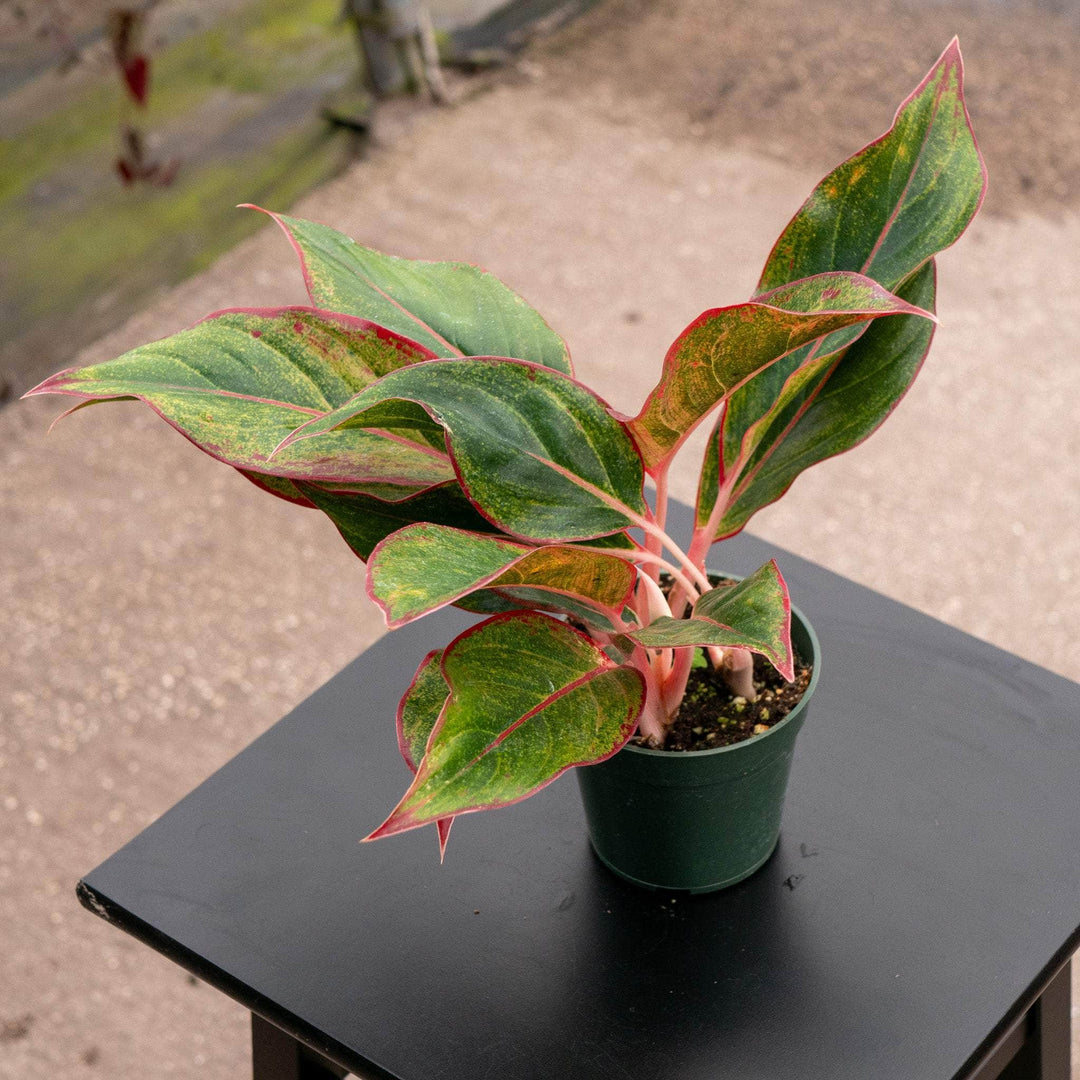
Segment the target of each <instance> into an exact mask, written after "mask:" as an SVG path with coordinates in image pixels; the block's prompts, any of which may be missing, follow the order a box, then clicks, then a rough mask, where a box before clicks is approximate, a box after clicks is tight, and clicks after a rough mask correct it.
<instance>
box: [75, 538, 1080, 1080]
mask: <svg viewBox="0 0 1080 1080" xmlns="http://www.w3.org/2000/svg"><path fill="white" fill-rule="evenodd" d="M773 554H777V555H778V558H779V561H780V564H781V567H782V569H783V572H784V574H785V576H786V577H787V578H788V581H789V584H790V585H791V589H792V594H793V597H794V599H795V602H796V603H797V604H798V605H799V606H800V608H802V610H803V611H804V612H805V613H806V614H807V615H808V616H809V618H810V619H811V621H812V622H813V623H814V625H815V627H816V629H817V632H818V635H819V637H820V639H821V642H822V647H823V655H824V662H823V665H822V678H821V683H820V686H819V689H818V691H817V694H816V696H815V697H814V700H813V702H812V705H811V707H810V711H809V718H808V720H807V723H806V726H805V728H804V730H803V732H802V734H801V735H800V738H799V745H798V748H797V752H796V757H795V764H794V768H793V773H792V779H791V787H790V790H789V794H788V801H787V807H786V811H785V817H784V829H783V834H782V836H781V841H780V847H779V849H778V851H777V853H776V855H775V856H774V857H773V858H772V860H771V861H770V862H769V863H767V864H766V866H765V867H764V868H763V869H762V870H761V871H760V872H759V873H758V874H756V875H755V876H753V877H752V878H750V879H749V880H748V881H746V882H744V883H742V884H741V885H738V886H736V887H734V888H732V889H729V890H727V891H724V892H720V893H714V894H711V895H707V896H700V897H689V896H683V895H673V894H672V895H668V894H658V893H650V892H645V891H639V890H637V889H635V888H634V887H632V886H630V885H627V884H626V883H624V882H622V881H621V880H619V879H617V878H615V877H614V876H613V875H611V874H610V873H608V872H607V871H606V870H605V869H604V868H603V867H602V866H601V865H600V864H599V863H598V862H597V860H596V859H595V858H594V857H593V855H592V853H591V851H590V849H589V846H588V842H587V840H586V836H585V828H584V823H583V815H582V812H581V808H580V805H579V801H578V795H577V790H576V784H575V783H574V779H573V776H572V775H567V776H564V777H562V778H560V779H559V780H558V781H556V782H555V783H554V784H553V785H551V786H550V787H549V788H547V789H545V790H544V791H543V792H541V793H540V794H539V795H537V796H535V797H534V798H532V799H530V800H527V801H525V802H524V803H521V804H519V805H517V806H514V807H511V808H509V809H505V810H499V811H496V812H494V813H489V814H472V815H467V816H464V817H461V818H459V819H458V820H457V821H456V823H455V824H454V828H453V835H452V836H451V840H450V846H449V850H448V852H447V856H446V861H445V863H444V864H443V865H441V866H440V865H439V858H438V848H437V842H436V837H435V833H434V830H433V829H424V830H418V831H415V832H413V833H409V834H405V835H401V836H397V837H392V838H390V839H387V840H383V841H380V842H378V843H374V844H363V845H361V844H358V843H357V840H358V838H359V837H361V836H363V835H364V834H366V833H367V832H368V831H369V830H371V829H372V828H374V827H375V826H376V825H378V824H379V823H380V822H381V820H382V819H383V817H384V815H385V814H386V813H387V812H388V811H389V809H390V808H391V807H392V806H393V805H394V803H395V801H396V799H397V798H398V797H399V796H400V794H401V792H402V791H403V790H404V788H405V786H406V785H407V782H408V773H407V770H406V768H405V765H404V764H403V763H402V761H401V760H400V758H399V756H398V751H397V745H396V740H395V733H394V722H393V717H394V709H395V705H396V702H397V699H398V697H399V696H400V694H401V693H402V691H403V690H404V688H405V686H406V685H407V683H408V681H409V679H410V677H411V675H412V673H413V671H414V669H415V667H416V665H417V663H418V662H419V661H420V659H421V658H422V657H423V655H424V654H425V653H426V652H427V650H428V649H430V648H433V647H436V646H438V645H442V644H445V643H446V642H447V641H449V639H450V637H451V636H452V635H453V634H454V633H456V632H457V630H458V629H460V628H462V627H464V626H465V625H466V624H467V621H468V620H467V617H466V616H463V615H460V614H458V613H452V612H446V613H441V614H439V615H437V616H433V617H431V618H429V619H427V620H424V621H422V622H420V623H416V624H413V625H411V626H409V627H407V628H405V629H403V630H401V631H397V632H396V633H394V634H391V635H389V636H387V637H385V638H383V639H382V640H380V641H379V642H378V643H377V644H376V645H375V646H374V647H372V648H371V649H369V650H368V651H367V652H366V653H364V654H363V655H362V656H361V657H359V658H358V659H357V660H356V661H354V662H353V663H352V664H350V665H349V666H348V667H346V668H345V669H344V670H343V671H342V672H341V673H340V674H339V675H337V676H336V677H335V678H334V679H332V680H331V681H330V682H329V683H328V684H327V685H326V686H324V687H323V688H322V689H321V690H319V691H318V692H317V693H315V694H314V695H312V697H310V698H309V699H308V700H307V701H305V702H304V703H303V704H302V705H301V706H300V707H299V708H298V709H296V710H295V711H294V712H293V713H291V714H290V715H289V716H287V717H286V718H285V719H284V720H282V721H280V722H279V723H278V724H276V725H275V726H274V727H273V728H271V729H270V730H269V731H268V732H267V733H266V734H265V735H264V736H262V737H261V738H260V739H258V740H257V741H256V742H254V743H253V744H252V745H251V746H250V747H248V749H246V750H245V751H244V752H243V753H241V754H239V755H238V756H237V757H236V758H234V759H233V760H232V761H231V762H230V763H229V764H228V765H226V766H225V767H224V768H223V769H221V770H220V771H219V772H217V773H216V774H215V775H213V776H212V777H211V778H210V779H209V780H207V781H206V782H205V783H204V784H202V785H201V786H200V787H199V788H197V789H196V790H195V791H194V792H192V794H191V795H189V796H188V797H187V798H186V799H184V800H183V801H181V802H180V803H179V804H178V805H177V806H176V807H174V808H173V809H172V810H171V811H170V812H168V813H167V814H165V815H163V816H162V817H161V818H160V819H159V820H158V821H156V822H155V823H154V824H153V825H151V826H150V827H149V828H148V829H146V830H145V832H143V833H142V834H141V835H139V836H138V837H136V838H135V839H134V840H133V841H132V842H131V843H130V844H128V845H127V846H126V847H124V848H123V849H121V850H120V851H119V852H117V854H115V855H114V856H113V857H112V858H110V859H109V860H108V861H106V862H105V863H104V864H103V865H101V866H100V867H98V868H97V869H96V870H94V871H93V872H92V873H91V874H89V875H88V876H87V877H86V879H85V881H84V882H83V883H82V884H81V886H80V895H81V897H82V899H83V901H84V903H86V904H87V906H89V907H91V908H93V909H94V910H96V911H97V912H98V913H99V914H102V915H104V916H105V917H106V918H108V919H110V921H112V922H114V923H116V924H117V925H118V926H120V927H122V928H123V929H125V930H127V931H128V932H130V933H133V934H135V935H136V936H138V937H141V938H142V939H143V940H145V941H147V942H148V943H149V944H151V945H152V946H153V947H154V948H156V949H158V950H159V951H161V952H163V953H164V954H166V955H167V956H169V957H171V958H172V959H174V960H175V961H177V962H178V963H180V964H182V965H183V966H185V967H186V968H188V969H189V970H191V971H192V972H194V973H195V974H197V975H198V976H200V977H201V978H203V979H205V980H207V981H208V982H210V983H212V984H214V985H215V986H217V987H219V988H220V989H221V990H223V991H224V992H226V993H227V994H230V995H231V996H232V997H234V998H236V999H237V1000H238V1001H240V1002H242V1003H243V1004H244V1005H246V1006H248V1007H249V1008H250V1009H252V1010H253V1011H255V1012H257V1013H259V1014H261V1015H263V1016H264V1017H266V1018H267V1019H269V1020H271V1021H273V1022H274V1023H276V1024H278V1025H279V1026H281V1027H283V1028H285V1029H286V1030H287V1031H289V1032H291V1033H293V1034H295V1035H297V1036H298V1037H299V1038H301V1039H302V1040H304V1041H306V1042H308V1043H309V1044H310V1045H312V1046H314V1047H315V1048H316V1049H319V1050H321V1051H323V1052H324V1053H327V1054H329V1056H331V1057H333V1058H334V1059H336V1060H337V1061H338V1062H339V1063H341V1064H343V1065H345V1066H346V1067H349V1068H350V1069H352V1070H353V1071H354V1072H356V1073H358V1074H359V1075H362V1076H371V1077H377V1078H396V1080H483V1078H486V1077H492V1078H496V1080H506V1078H508V1077H510V1078H514V1080H533V1078H536V1080H539V1078H545V1080H546V1078H550V1077H581V1078H585V1080H616V1078H617V1080H706V1078H707V1080H720V1078H733V1080H735V1078H737V1080H816V1078H821V1080H826V1078H827V1080H837V1078H853V1080H855V1078H857V1080H865V1078H868V1077H874V1078H875V1080H923V1078H925V1080H931V1078H942V1080H947V1078H950V1077H954V1076H959V1075H962V1074H963V1072H964V1070H965V1068H966V1067H967V1066H968V1065H969V1064H971V1063H973V1062H974V1061H975V1060H976V1059H977V1057H978V1056H980V1055H981V1053H982V1052H983V1051H984V1050H985V1049H987V1048H988V1047H989V1046H990V1045H991V1044H992V1043H993V1042H994V1041H995V1040H996V1038H997V1037H999V1036H1000V1035H1002V1034H1004V1032H1005V1031H1006V1030H1007V1028H1008V1027H1009V1026H1010V1025H1011V1023H1012V1021H1013V1019H1015V1017H1016V1016H1018V1015H1019V1014H1020V1012H1021V1011H1022V1010H1023V1009H1024V1008H1025V1007H1026V1006H1027V1005H1028V1004H1029V1003H1030V1000H1031V997H1032V995H1033V994H1034V993H1035V992H1036V991H1037V989H1038V988H1039V987H1040V986H1041V984H1042V982H1043V981H1045V980H1046V979H1047V978H1048V977H1049V976H1050V975H1051V974H1053V972H1054V971H1055V970H1056V968H1057V967H1058V966H1059V965H1060V964H1061V962H1062V961H1063V960H1065V959H1066V958H1067V957H1068V956H1069V955H1070V954H1071V953H1072V951H1073V950H1074V949H1075V948H1076V946H1077V944H1078V939H1080V933H1078V928H1080V860H1078V859H1077V846H1078V845H1077V841H1078V839H1080V783H1078V777H1080V724H1078V721H1080V687H1078V686H1076V685H1075V684H1073V683H1070V682H1068V681H1066V680H1064V679H1061V678H1059V677H1057V676H1055V675H1053V674H1050V673H1048V672H1046V671H1043V670H1041V669H1039V668H1037V667H1034V666H1033V665H1031V664H1028V663H1026V662H1024V661H1021V660H1019V659H1017V658H1015V657H1013V656H1011V655H1009V654H1007V653H1004V652H1001V651H1000V650H998V649H996V648H993V647H991V646H989V645H986V644H984V643H982V642H979V641H976V640H974V639H973V638H971V637H968V636H967V635H965V634H962V633H960V632H958V631H956V630H953V629H951V628H949V627H947V626H945V625H943V624H941V623H938V622H936V621H934V620H932V619H929V618H926V617H925V616H923V615H920V614H918V613H917V612H915V611H912V610H910V609H909V608H906V607H903V606H902V605H900V604H896V603H894V602H892V601H890V600H887V599H885V598H883V597H881V596H880V595H878V594H875V593H873V592H870V591H869V590H867V589H865V588H862V587H860V586H858V585H855V584H853V583H852V582H850V581H847V580H845V579H843V578H840V577H837V576H835V575H833V574H831V573H828V572H826V571H824V570H822V569H820V568H818V567H816V566H813V565H812V564H810V563H807V562H805V561H803V560H801V559H798V558H796V557H795V556H792V555H788V554H784V553H782V552H779V553H778V552H776V551H775V550H774V549H772V548H767V547H766V546H765V545H764V544H762V543H761V542H760V541H757V540H755V539H753V538H750V537H746V536H742V537H739V538H737V539H736V540H734V541H732V542H730V543H728V544H725V545H724V555H725V566H724V569H727V570H730V571H732V572H739V573H746V572H749V571H750V570H752V569H754V568H755V567H756V566H757V565H758V564H759V563H760V562H762V561H763V560H764V559H765V558H767V557H769V556H770V555H773ZM927 572H928V573H932V572H933V571H932V569H931V568H928V570H927Z"/></svg>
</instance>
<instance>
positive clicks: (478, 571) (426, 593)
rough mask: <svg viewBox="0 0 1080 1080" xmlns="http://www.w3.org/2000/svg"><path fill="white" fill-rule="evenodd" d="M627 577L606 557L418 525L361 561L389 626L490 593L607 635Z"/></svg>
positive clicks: (627, 570) (623, 599) (623, 567)
mask: <svg viewBox="0 0 1080 1080" xmlns="http://www.w3.org/2000/svg"><path fill="white" fill-rule="evenodd" d="M635 578H636V571H635V570H634V568H633V567H632V566H630V565H629V563H627V562H626V561H625V560H623V559H619V558H616V557H615V556H613V555H603V554H600V553H599V552H595V551H586V550H584V549H583V548H579V547H572V546H570V545H568V544H558V545H552V546H548V547H541V548H537V547H530V546H528V545H525V544H519V543H514V542H512V541H509V540H506V539H505V538H502V537H498V536H490V535H487V536H485V535H482V534H478V533H472V532H466V531H463V530H461V529H451V528H446V527H444V526H441V525H432V524H426V523H425V524H417V525H411V526H408V527H406V528H404V529H401V530H400V531H399V532H396V533H394V534H393V535H392V536H389V537H387V539H385V540H384V541H382V543H380V544H379V546H378V547H377V548H376V549H375V551H374V552H373V553H372V556H371V559H370V561H369V563H368V591H369V593H370V594H371V596H372V599H374V600H375V602H376V603H377V604H378V605H379V606H380V607H381V608H382V609H383V613H384V614H385V615H386V622H387V625H388V626H389V627H390V628H391V629H395V628H397V627H399V626H401V625H403V624H404V623H407V622H410V621H411V620H413V619H416V618H419V617H420V616H421V615H426V614H428V613H429V612H431V611H435V610H437V609H438V608H440V607H444V606H446V605H447V604H452V603H454V602H456V601H458V600H460V599H461V598H462V597H465V596H467V595H469V594H470V593H473V592H475V591H476V590H479V589H493V590H497V591H499V592H503V591H504V590H505V591H506V593H508V594H509V595H511V596H512V597H513V598H514V599H518V600H524V601H535V602H536V603H537V604H542V605H544V606H546V607H549V608H554V609H556V610H561V611H570V612H571V613H572V614H574V615H577V616H579V617H587V619H588V621H589V622H590V623H593V624H594V625H595V624H596V623H597V622H598V621H599V622H600V623H601V625H602V626H603V627H604V629H608V630H615V629H617V627H616V624H615V621H614V620H615V619H616V618H618V617H619V615H620V614H621V612H622V610H623V607H624V606H625V605H626V604H627V603H628V602H629V600H630V596H631V593H632V592H633V588H634V581H635Z"/></svg>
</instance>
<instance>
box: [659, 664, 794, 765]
mask: <svg viewBox="0 0 1080 1080" xmlns="http://www.w3.org/2000/svg"><path fill="white" fill-rule="evenodd" d="M813 674H814V669H813V668H812V667H810V665H809V664H805V663H803V662H802V660H801V659H799V658H798V657H796V663H795V678H794V680H793V681H792V682H787V681H786V680H785V679H783V678H782V677H781V675H780V673H779V672H778V671H777V670H776V668H774V667H773V666H772V664H770V663H769V662H768V661H767V660H766V659H765V658H764V657H761V656H757V655H755V656H754V689H755V690H756V691H757V698H756V699H755V700H754V701H747V700H746V698H743V697H736V696H735V695H734V694H732V692H731V690H730V689H728V687H727V684H726V683H725V682H724V680H723V679H722V678H721V676H720V675H719V673H718V672H717V671H716V670H715V669H713V668H711V667H709V666H706V665H705V664H702V665H700V666H697V667H695V668H694V669H693V670H692V671H691V672H690V678H689V679H688V680H687V683H686V697H685V698H684V699H683V703H682V705H681V706H680V707H679V713H678V715H677V716H676V717H675V722H674V723H673V724H672V725H671V728H670V729H669V731H668V736H667V741H666V742H665V743H664V747H663V748H664V749H665V750H670V751H672V752H675V753H678V752H681V751H695V750H715V749H716V748H717V747H718V746H733V745H734V744H735V743H740V742H745V741H746V740H747V739H752V738H753V737H754V736H755V735H763V734H764V733H765V732H766V731H768V730H769V729H770V728H771V727H773V726H774V725H776V724H778V723H780V721H781V720H783V719H784V717H785V716H787V714H788V713H789V712H791V710H792V709H794V708H795V706H796V705H798V704H799V702H800V701H801V700H802V697H803V694H805V693H806V688H807V687H808V686H809V685H810V679H811V677H812V676H813ZM641 745H644V744H641Z"/></svg>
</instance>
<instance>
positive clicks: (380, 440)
mask: <svg viewBox="0 0 1080 1080" xmlns="http://www.w3.org/2000/svg"><path fill="white" fill-rule="evenodd" d="M430 355H431V354H430V353H429V352H428V351H427V350H425V349H422V348H421V347H420V346H419V345H417V344H416V343H415V342H412V341H408V340H406V339H405V338H402V337H400V336H399V335H397V334H392V333H390V332H389V331H387V330H384V329H383V328H382V327H379V326H376V325H374V324H373V323H370V322H367V321H365V320H363V319H357V318H354V317H352V316H349V315H339V314H336V313H333V312H327V311H319V310H316V309H314V308H276V309H253V310H230V311H222V312H218V313H216V314H214V315H210V316H208V317H207V318H206V319H204V320H203V321H202V322H200V323H197V324H196V325H195V326H193V327H191V328H190V329H189V330H183V331H181V332H180V333H178V334H174V335H173V336H172V337H169V338H165V339H164V340H162V341H157V342H153V343H151V344H149V345H143V346H140V347H139V348H137V349H133V350H131V351H130V352H128V353H125V354H124V355H123V356H121V357H119V358H117V359H115V360H110V361H106V362H104V363H101V364H93V365H90V366H88V367H84V368H79V369H73V370H69V371H64V372H61V373H60V374H58V375H54V376H53V377H52V378H50V379H47V380H46V381H45V382H43V383H41V384H40V385H39V386H37V387H35V388H34V389H33V390H31V391H30V393H31V394H47V393H54V394H67V395H70V396H74V397H78V398H81V399H82V400H83V402H84V403H93V402H98V401H105V400H110V399H124V398H135V399H138V400H141V401H143V402H145V403H146V404H147V405H149V406H150V407H151V408H152V409H153V410H154V411H155V412H157V413H158V414H159V415H160V416H161V417H163V418H164V419H165V420H166V421H167V422H168V423H169V424H171V425H172V426H173V427H174V428H176V429H177V430H178V431H180V432H181V433H182V434H183V435H185V436H186V437H187V438H189V439H190V440H191V441H192V442H193V443H195V445H196V446H198V447H199V448H200V449H201V450H203V451H204V452H205V453H207V454H209V455H210V456H211V457H214V458H217V459H218V460H219V461H223V462H225V463H226V464H229V465H232V466H233V467H234V468H237V469H240V470H242V471H245V472H247V473H254V474H260V475H268V476H275V477H282V478H285V479H289V480H304V481H309V482H329V483H334V482H337V483H351V484H354V485H362V484H367V483H376V484H382V485H386V484H389V485H394V486H397V485H400V486H404V487H407V488H412V489H417V488H421V487H430V486H431V485H433V484H438V483H442V482H444V481H446V480H449V479H453V476H454V472H453V468H452V466H451V464H450V461H449V458H448V457H447V455H446V453H445V450H442V449H437V448H436V447H434V446H432V445H431V441H430V438H429V436H430V431H429V430H424V429H420V428H414V429H412V430H409V429H406V428H404V427H402V428H400V429H399V430H396V431H395V432H394V433H393V434H390V433H386V432H380V431H376V430H371V429H369V430H366V431H355V432H341V433H335V435H334V437H333V438H332V439H331V440H329V441H327V442H326V443H325V444H323V445H322V446H314V445H312V446H308V447H297V448H295V449H291V450H289V451H288V452H286V453H277V454H276V453H275V451H276V449H277V447H278V445H279V444H280V442H281V441H282V439H284V438H286V437H287V435H288V434H289V432H291V431H292V430H294V429H295V428H296V427H297V426H298V425H299V424H302V423H304V422H305V421H306V420H310V419H311V418H313V417H318V416H320V415H322V414H324V413H325V412H326V411H327V410H330V409H334V408H336V407H338V406H339V405H341V404H342V403H344V402H345V401H347V400H349V399H350V398H351V397H353V396H354V395H355V394H356V393H357V392H358V391H360V390H362V389H363V388H364V387H366V386H369V385H371V384H372V383H374V382H375V381H376V380H377V379H378V378H379V377H380V376H383V375H385V374H386V373H388V372H390V371H393V370H394V369H398V368H403V367H406V366H408V365H411V364H414V363H416V362H417V361H420V360H426V359H429V358H430ZM275 493H276V494H281V493H282V491H276V492H275Z"/></svg>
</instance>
